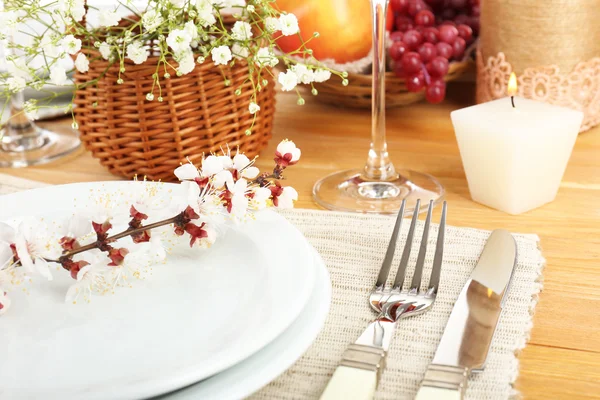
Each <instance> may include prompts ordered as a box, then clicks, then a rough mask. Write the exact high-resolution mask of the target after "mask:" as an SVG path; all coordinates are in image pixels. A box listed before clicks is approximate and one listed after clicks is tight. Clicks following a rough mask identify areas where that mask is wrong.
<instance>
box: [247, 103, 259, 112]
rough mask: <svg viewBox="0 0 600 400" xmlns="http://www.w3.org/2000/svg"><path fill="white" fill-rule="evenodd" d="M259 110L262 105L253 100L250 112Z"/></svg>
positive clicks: (249, 108) (249, 107)
mask: <svg viewBox="0 0 600 400" xmlns="http://www.w3.org/2000/svg"><path fill="white" fill-rule="evenodd" d="M259 110H260V106H259V105H258V104H256V103H255V102H253V101H251V102H250V105H249V106H248V111H250V114H256V113H257V112H258V111H259Z"/></svg>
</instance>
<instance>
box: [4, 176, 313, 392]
mask: <svg viewBox="0 0 600 400" xmlns="http://www.w3.org/2000/svg"><path fill="white" fill-rule="evenodd" d="M143 184H144V183H142V182H138V183H134V182H107V183H102V184H98V183H96V184H94V183H86V184H73V185H65V186H54V187H48V188H43V189H36V190H32V191H28V192H20V193H16V194H11V195H6V196H1V197H0V220H8V219H10V218H11V217H14V218H18V217H20V216H25V215H29V214H31V213H36V214H38V215H45V216H46V219H47V220H51V218H50V217H51V216H59V215H67V214H69V213H70V212H72V210H73V208H74V207H75V205H76V204H77V205H78V206H79V207H81V206H85V207H88V206H91V204H90V203H92V201H91V200H90V191H96V192H95V193H98V191H102V192H104V191H105V192H109V193H121V194H124V195H127V194H128V193H130V192H131V188H132V187H133V186H132V185H143ZM155 185H156V186H157V187H158V190H159V193H162V194H165V193H168V191H169V190H174V191H176V190H179V186H178V185H170V184H155ZM127 208H128V207H127ZM312 257H313V256H312V252H311V250H310V245H309V244H308V242H306V239H305V238H304V237H303V236H302V234H301V233H300V232H299V231H298V230H296V229H295V228H294V227H293V226H292V225H291V224H289V223H288V222H287V221H286V220H285V219H284V218H283V217H281V216H279V215H278V214H276V213H274V212H270V211H267V212H262V213H260V214H258V217H257V220H256V221H253V222H249V223H246V224H241V225H239V227H238V229H237V230H229V231H228V232H227V233H226V234H225V236H224V237H221V238H220V240H219V241H218V242H217V243H215V245H214V246H213V247H212V248H211V249H210V250H209V251H206V252H200V253H197V252H191V250H189V251H186V252H183V253H180V254H171V255H170V256H169V257H168V262H167V264H166V265H162V264H161V265H158V266H155V267H154V268H153V271H152V276H151V277H149V278H148V279H146V280H143V281H137V282H134V285H133V288H131V289H129V288H119V289H118V290H116V292H115V294H114V295H107V296H95V297H94V298H93V299H92V302H91V303H90V304H85V303H84V304H77V305H73V304H66V303H65V302H64V295H65V292H66V289H67V287H68V286H69V285H70V284H71V283H72V279H71V278H70V277H69V274H68V273H66V272H65V271H61V270H57V271H53V275H54V280H53V281H52V282H42V281H41V280H40V279H37V280H35V281H34V283H33V284H32V286H33V287H32V288H31V289H30V294H29V295H26V294H24V293H23V292H20V291H15V292H11V297H12V300H13V302H12V306H11V309H10V311H9V312H8V313H6V314H4V315H3V316H2V318H1V320H0V323H1V329H0V355H1V356H0V382H2V385H0V399H5V398H6V399H20V398H40V397H44V398H60V399H71V398H72V399H78V400H83V399H130V398H142V397H149V396H156V395H159V394H162V393H167V392H169V391H173V390H176V389H179V388H182V387H184V386H187V385H190V384H192V383H194V382H198V381H199V380H201V379H204V378H207V377H209V376H212V375H214V374H216V373H218V372H220V371H223V370H224V369H227V368H229V367H231V366H232V365H234V364H236V363H238V362H240V361H242V360H244V359H245V358H247V357H248V356H250V355H252V354H254V353H255V352H256V351H258V350H260V349H261V348H262V347H264V346H265V345H266V344H268V343H270V342H271V341H272V340H273V339H275V338H276V337H277V336H278V335H279V334H281V333H282V332H283V331H284V330H285V329H286V328H287V327H288V326H289V325H290V324H291V323H292V322H293V321H294V320H295V319H296V317H297V316H298V315H299V313H300V312H301V311H302V309H303V308H304V305H305V304H306V302H307V301H308V299H309V297H310V295H311V293H312V287H313V283H314V274H315V269H314V268H313V264H314V262H313V259H312Z"/></svg>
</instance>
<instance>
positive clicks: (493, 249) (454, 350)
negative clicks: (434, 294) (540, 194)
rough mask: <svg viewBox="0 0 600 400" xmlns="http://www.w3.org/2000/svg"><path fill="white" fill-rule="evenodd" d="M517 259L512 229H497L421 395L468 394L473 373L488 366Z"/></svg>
mask: <svg viewBox="0 0 600 400" xmlns="http://www.w3.org/2000/svg"><path fill="white" fill-rule="evenodd" d="M516 258H517V245H516V242H515V239H514V238H513V236H512V235H511V234H510V232H508V231H505V230H502V229H497V230H495V231H493V232H492V233H491V234H490V237H489V238H488V240H487V242H486V244H485V247H484V248H483V251H482V253H481V256H480V257H479V261H478V262H477V265H476V266H475V269H474V270H473V272H472V273H471V276H470V278H469V280H468V281H467V283H466V284H465V286H464V287H463V289H462V291H461V293H460V295H459V296H458V299H457V301H456V303H455V304H454V308H453V309H452V312H451V313H450V318H449V319H448V323H447V325H446V328H445V329H444V333H443V335H442V339H441V340H440V343H439V345H438V348H437V351H436V352H435V356H434V358H433V361H432V363H431V364H430V365H429V367H428V368H427V371H426V373H425V378H424V379H423V382H422V383H421V388H420V389H419V392H418V393H417V396H416V399H417V400H433V399H436V400H438V399H439V400H444V399H462V398H463V396H464V393H465V391H466V387H467V381H468V379H469V375H470V374H471V372H473V371H477V370H482V369H483V367H484V364H485V360H486V358H487V354H488V351H489V348H490V345H491V342H492V338H493V335H494V332H495V330H496V325H497V323H498V320H499V318H500V313H501V312H502V305H503V304H504V299H505V298H506V293H507V292H508V290H509V286H510V282H511V278H512V274H513V271H514V266H515V264H516Z"/></svg>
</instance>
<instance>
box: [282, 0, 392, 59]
mask: <svg viewBox="0 0 600 400" xmlns="http://www.w3.org/2000/svg"><path fill="white" fill-rule="evenodd" d="M276 7H277V8H279V9H280V10H281V11H287V12H290V13H293V14H295V15H296V17H298V25H299V26H300V32H301V35H302V38H303V39H304V40H305V41H306V40H308V39H310V37H311V36H312V35H313V33H314V32H319V37H318V38H315V39H312V40H311V42H310V43H309V45H308V47H309V48H310V49H312V51H313V55H314V56H315V57H316V58H317V59H321V60H323V59H333V60H335V61H336V62H337V63H340V64H343V63H347V62H352V61H356V60H359V59H361V58H363V57H366V56H367V55H368V54H369V51H370V50H371V46H372V44H371V40H372V34H371V4H370V2H369V1H368V0H277V1H276ZM393 24H394V15H393V12H392V10H391V9H388V13H387V20H386V27H387V29H388V30H391V29H392V26H393ZM301 43H302V42H301V40H300V38H299V37H298V35H291V36H284V37H282V38H280V39H278V40H277V44H278V45H279V47H280V48H281V50H283V51H285V52H289V51H293V50H296V49H297V48H298V47H300V45H301Z"/></svg>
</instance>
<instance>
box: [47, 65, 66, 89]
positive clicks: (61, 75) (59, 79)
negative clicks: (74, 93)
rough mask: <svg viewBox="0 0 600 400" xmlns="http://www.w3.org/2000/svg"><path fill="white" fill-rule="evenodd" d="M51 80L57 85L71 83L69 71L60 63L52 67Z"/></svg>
mask: <svg viewBox="0 0 600 400" xmlns="http://www.w3.org/2000/svg"><path fill="white" fill-rule="evenodd" d="M50 82H51V83H52V84H54V85H56V86H65V85H67V84H68V83H69V80H68V78H67V71H66V70H65V69H64V68H63V67H61V66H60V65H55V66H53V67H52V68H50Z"/></svg>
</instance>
